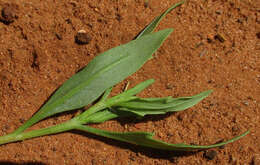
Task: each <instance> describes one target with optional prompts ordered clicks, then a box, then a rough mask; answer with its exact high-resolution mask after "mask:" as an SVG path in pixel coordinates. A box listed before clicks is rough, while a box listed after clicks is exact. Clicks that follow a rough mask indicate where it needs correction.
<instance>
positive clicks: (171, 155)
mask: <svg viewBox="0 0 260 165" xmlns="http://www.w3.org/2000/svg"><path fill="white" fill-rule="evenodd" d="M70 132H71V133H74V134H78V135H81V136H85V137H89V138H93V139H95V140H98V141H102V142H104V143H106V144H108V145H112V146H116V147H119V148H122V149H126V150H131V151H132V152H134V153H136V154H137V155H138V154H142V155H146V156H148V157H150V158H157V159H166V160H169V161H172V160H174V159H177V158H179V157H186V156H190V155H193V154H195V153H198V152H200V151H167V150H160V149H153V148H149V147H143V146H138V145H134V144H130V143H126V142H122V141H117V140H113V139H109V138H106V137H102V136H97V135H94V134H91V133H87V132H82V131H78V130H73V131H70Z"/></svg>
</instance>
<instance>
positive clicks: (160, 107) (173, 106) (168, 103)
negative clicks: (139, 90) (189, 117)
mask: <svg viewBox="0 0 260 165" xmlns="http://www.w3.org/2000/svg"><path fill="white" fill-rule="evenodd" d="M211 92H212V91H211V90H209V91H205V92H202V93H200V94H197V95H194V96H192V97H180V98H170V97H167V98H162V99H160V98H148V99H144V98H140V99H136V100H132V101H129V102H123V103H119V104H117V105H116V106H117V107H119V108H117V110H121V111H129V112H132V113H135V114H136V115H139V116H145V115H154V114H165V113H167V112H176V111H182V110H185V109H187V108H190V107H192V106H193V105H195V104H197V103H198V102H200V101H201V100H203V99H204V98H206V97H207V96H208V95H209V94H210V93H211Z"/></svg>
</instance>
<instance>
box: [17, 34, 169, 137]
mask: <svg viewBox="0 0 260 165" xmlns="http://www.w3.org/2000/svg"><path fill="white" fill-rule="evenodd" d="M172 31H173V30H172V29H166V30H161V31H159V32H156V33H153V34H149V35H146V36H143V37H140V38H138V39H136V40H133V41H131V42H129V43H127V44H124V45H121V46H118V47H115V48H112V49H110V50H108V51H106V52H105V53H102V54H101V55H99V56H97V57H96V58H94V59H93V60H92V61H91V62H90V63H89V64H88V65H87V66H86V67H85V68H84V69H83V70H82V71H80V72H79V73H77V74H75V75H74V76H72V77H71V78H70V79H69V80H67V81H66V82H65V83H64V84H63V85H62V86H61V87H60V88H59V89H58V90H57V91H56V92H55V93H54V95H53V96H52V97H51V98H50V100H49V101H48V102H47V103H46V104H45V105H44V106H43V107H42V108H41V109H40V110H39V111H38V112H37V113H36V114H35V115H34V116H33V117H32V118H31V119H30V120H28V121H27V122H26V123H25V124H24V125H23V126H21V127H20V128H19V129H18V130H17V131H16V132H15V133H19V132H22V131H23V130H25V129H26V128H28V127H29V126H31V125H33V124H34V123H36V122H38V121H39V120H41V119H43V118H46V117H48V116H51V115H54V114H57V113H60V112H64V111H68V110H72V109H77V108H81V107H84V106H86V105H88V104H90V103H91V102H93V101H94V100H96V99H97V98H98V97H99V96H100V95H102V93H103V92H104V91H105V90H106V89H108V88H110V87H111V86H113V85H115V84H117V83H119V82H120V81H122V80H123V79H125V78H126V77H128V76H129V75H131V74H133V73H134V72H136V71H137V70H138V69H140V68H141V66H142V65H143V64H144V63H145V62H146V61H147V60H148V59H150V58H151V56H152V54H153V53H154V52H155V51H156V50H157V49H158V48H159V47H160V46H161V44H162V43H163V41H164V40H165V39H166V38H167V36H168V35H169V34H170V33H171V32H172Z"/></svg>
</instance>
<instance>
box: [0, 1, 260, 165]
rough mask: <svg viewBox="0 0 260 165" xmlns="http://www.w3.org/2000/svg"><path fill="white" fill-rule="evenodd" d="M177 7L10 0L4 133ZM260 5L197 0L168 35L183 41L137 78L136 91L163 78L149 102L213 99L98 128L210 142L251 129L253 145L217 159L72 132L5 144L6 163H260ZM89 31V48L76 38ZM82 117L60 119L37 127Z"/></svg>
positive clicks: (179, 13) (2, 84)
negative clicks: (143, 83) (86, 68)
mask: <svg viewBox="0 0 260 165" xmlns="http://www.w3.org/2000/svg"><path fill="white" fill-rule="evenodd" d="M176 2H177V1H176V0H161V1H158V0H149V1H148V3H145V1H144V0H107V1H106V0H97V1H86V0H63V1H58V0H21V1H18V0H14V1H12V2H11V1H8V0H0V10H1V22H0V113H1V116H0V126H1V127H0V135H4V134H7V133H10V132H12V131H13V130H14V129H15V128H17V127H18V126H20V125H21V124H22V123H23V122H24V121H25V120H27V119H29V118H30V117H31V116H32V115H33V114H34V113H35V112H36V111H37V110H38V109H39V107H40V106H41V105H42V104H43V103H44V102H45V101H46V100H47V98H48V97H49V96H50V95H51V94H52V93H53V92H54V91H55V89H57V88H58V87H59V86H60V85H61V84H62V83H63V82H64V81H65V80H67V79H68V78H69V77H70V76H72V75H73V74H75V73H76V72H77V71H78V70H80V69H81V68H83V67H84V66H85V65H87V64H88V62H89V61H90V60H91V59H93V58H94V57H95V56H97V55H98V54H99V53H101V52H104V51H105V50H108V49H109V48H112V47H115V46H118V45H120V44H122V43H126V42H128V41H130V40H132V39H133V38H134V37H135V36H136V35H137V34H138V33H139V32H140V31H141V30H142V29H143V28H144V27H145V26H146V25H147V24H148V23H149V22H150V21H151V20H152V19H153V18H154V17H155V16H157V15H159V14H160V13H161V12H163V11H164V10H165V9H167V8H168V7H170V6H171V5H172V4H174V3H176ZM259 7H260V1H258V0H251V1H238V0H220V1H216V0H207V1H204V0H198V1H196V0H187V2H186V3H185V4H184V5H182V6H181V7H179V8H178V9H176V10H174V11H173V12H171V13H170V14H169V15H168V16H167V17H166V19H165V20H164V21H163V22H162V23H161V24H160V26H159V28H158V29H164V28H174V29H175V31H174V32H173V34H172V35H171V36H170V37H169V38H168V39H167V41H166V42H165V43H164V44H163V46H162V47H161V48H160V49H159V50H158V52H157V53H156V55H155V58H153V59H152V60H150V61H149V62H147V63H146V64H145V65H144V66H143V68H142V69H140V70H139V71H138V72H137V73H135V74H134V75H132V76H131V77H129V78H127V80H128V81H130V82H131V86H134V85H135V84H137V83H138V82H141V81H143V80H145V79H148V78H154V79H156V82H155V83H154V84H153V85H152V86H151V87H149V89H148V90H146V91H145V92H143V93H142V94H141V96H144V97H162V96H169V95H171V96H189V95H194V94H196V93H199V92H201V91H204V90H207V89H213V90H214V92H213V94H211V95H210V96H209V97H208V98H207V99H205V100H204V101H202V102H201V103H199V104H198V105H196V106H194V107H193V108H190V109H188V110H186V111H183V112H180V113H174V114H167V115H160V116H158V117H146V118H145V119H144V120H142V121H127V122H125V121H120V120H115V121H109V122H106V123H104V124H100V125H93V126H94V127H98V128H102V129H106V130H113V131H148V132H152V131H154V132H156V136H157V138H158V139H162V140H164V141H166V142H171V143H180V142H185V143H188V144H201V145H203V144H205V145H206V144H213V143H216V142H218V141H222V140H226V139H229V138H231V137H233V136H236V135H238V134H241V133H242V132H244V131H246V130H248V129H250V130H251V133H250V134H249V135H247V136H246V137H244V138H243V139H241V140H239V141H237V142H235V143H232V144H229V145H226V146H225V147H222V148H216V149H213V150H210V151H207V152H206V151H201V152H197V153H188V154H183V153H178V154H176V153H174V152H164V151H158V150H151V149H147V148H141V147H136V146H133V145H129V144H125V143H121V142H117V141H113V140H109V139H105V138H100V137H96V136H93V135H90V134H82V133H79V132H68V133H62V134H58V135H52V136H45V137H40V138H35V139H31V140H26V141H24V142H19V143H12V144H7V145H3V146H0V155H1V156H0V164H28V163H31V164H46V165H47V164H48V165H49V164H50V165H55V164H68V165H76V164H79V165H81V164H82V165H83V164H85V165H102V164H106V165H110V164H111V165H121V164H122V165H138V164H144V165H167V164H178V165H184V164H198V165H200V164H219V165H223V164H250V163H251V164H252V165H257V164H260V139H259V138H260V127H259V125H260V119H259V117H260V42H259V41H260V8H259ZM79 30H85V31H86V32H87V34H88V36H87V38H85V41H87V44H78V43H77V42H76V41H75V36H76V34H77V32H78V31H79ZM81 37H82V36H81ZM83 40H84V37H83ZM125 83H126V81H124V82H122V83H121V84H119V85H118V86H117V87H116V88H115V90H114V92H113V94H116V93H118V92H120V91H121V90H122V87H123V86H124V84H125ZM72 116H73V114H63V115H58V116H55V117H54V118H50V119H47V120H45V121H43V122H40V123H39V124H37V125H35V126H34V127H33V128H43V127H46V126H49V125H53V124H57V123H60V122H62V121H65V120H68V119H70V118H71V117H72ZM212 154H213V155H215V157H213V158H212V160H209V158H208V156H207V155H212Z"/></svg>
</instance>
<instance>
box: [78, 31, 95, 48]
mask: <svg viewBox="0 0 260 165" xmlns="http://www.w3.org/2000/svg"><path fill="white" fill-rule="evenodd" d="M91 40H92V38H91V36H90V35H89V34H87V33H86V31H85V30H80V31H78V33H77V35H76V36H75V42H76V43H77V44H79V45H85V44H89V43H90V41H91Z"/></svg>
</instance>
